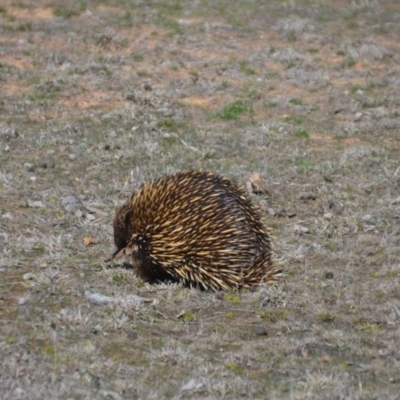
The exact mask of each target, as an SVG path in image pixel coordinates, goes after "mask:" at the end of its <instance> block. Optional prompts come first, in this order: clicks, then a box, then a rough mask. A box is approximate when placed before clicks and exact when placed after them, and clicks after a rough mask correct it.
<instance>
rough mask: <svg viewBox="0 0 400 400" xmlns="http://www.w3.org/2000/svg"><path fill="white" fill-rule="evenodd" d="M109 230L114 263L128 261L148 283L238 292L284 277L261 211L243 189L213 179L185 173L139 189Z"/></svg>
mask: <svg viewBox="0 0 400 400" xmlns="http://www.w3.org/2000/svg"><path fill="white" fill-rule="evenodd" d="M113 225H114V240H115V244H116V246H117V251H116V252H115V253H114V255H113V256H115V255H117V254H124V253H126V254H129V255H131V257H132V260H133V262H134V264H135V266H136V268H137V271H138V274H139V276H140V277H141V278H143V279H145V280H148V281H157V280H168V279H172V280H177V281H180V282H182V283H184V284H185V285H188V286H194V287H199V288H203V289H209V290H218V289H238V288H248V287H250V286H252V285H259V284H263V283H265V282H270V281H276V280H277V278H278V277H279V276H280V274H281V269H280V267H279V266H278V265H275V264H274V263H273V262H272V245H271V240H270V236H269V233H268V231H267V230H266V229H265V228H264V226H263V224H262V223H261V220H260V215H259V213H258V211H257V210H256V209H255V207H254V206H253V205H252V204H251V202H250V200H249V198H248V197H247V196H246V194H245V193H244V191H243V190H242V189H241V188H239V187H237V186H236V185H235V184H233V183H232V182H231V181H230V180H229V179H227V178H223V177H220V176H218V175H215V174H213V173H209V172H205V171H192V170H187V171H183V172H179V173H177V174H174V175H165V176H163V177H161V178H160V179H158V180H157V181H155V182H151V183H148V184H146V185H144V186H142V187H141V188H140V189H139V190H138V191H137V192H135V193H134V194H133V195H132V196H131V198H130V199H129V200H128V201H127V202H126V203H125V204H124V205H123V206H122V207H121V208H120V209H119V210H118V211H117V213H116V215H115V217H114V222H113Z"/></svg>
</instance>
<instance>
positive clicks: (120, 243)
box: [113, 206, 132, 254]
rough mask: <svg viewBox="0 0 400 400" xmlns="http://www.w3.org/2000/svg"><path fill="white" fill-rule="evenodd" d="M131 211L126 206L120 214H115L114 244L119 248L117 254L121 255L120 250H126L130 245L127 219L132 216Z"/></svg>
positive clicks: (119, 211)
mask: <svg viewBox="0 0 400 400" xmlns="http://www.w3.org/2000/svg"><path fill="white" fill-rule="evenodd" d="M131 212H132V211H131V210H129V209H128V208H127V207H126V206H123V207H122V208H121V209H120V210H118V212H117V213H116V214H115V217H114V220H113V228H114V243H115V245H116V246H117V250H116V252H115V254H117V253H119V251H120V250H122V249H124V248H125V247H126V246H127V245H128V242H127V240H128V226H127V223H128V221H127V218H128V215H130V214H131Z"/></svg>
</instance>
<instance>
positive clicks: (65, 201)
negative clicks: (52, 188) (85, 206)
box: [61, 194, 79, 211]
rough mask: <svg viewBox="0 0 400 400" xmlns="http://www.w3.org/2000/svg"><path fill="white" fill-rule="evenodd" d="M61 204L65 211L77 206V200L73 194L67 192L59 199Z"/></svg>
mask: <svg viewBox="0 0 400 400" xmlns="http://www.w3.org/2000/svg"><path fill="white" fill-rule="evenodd" d="M61 204H62V205H63V207H64V208H65V209H66V210H67V211H71V210H72V209H74V208H77V207H78V205H79V201H78V199H77V198H76V197H75V196H74V195H73V194H68V195H67V196H64V197H63V198H62V199H61Z"/></svg>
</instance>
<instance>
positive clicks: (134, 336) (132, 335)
mask: <svg viewBox="0 0 400 400" xmlns="http://www.w3.org/2000/svg"><path fill="white" fill-rule="evenodd" d="M137 337H138V334H137V332H129V333H128V339H130V340H136V339H137Z"/></svg>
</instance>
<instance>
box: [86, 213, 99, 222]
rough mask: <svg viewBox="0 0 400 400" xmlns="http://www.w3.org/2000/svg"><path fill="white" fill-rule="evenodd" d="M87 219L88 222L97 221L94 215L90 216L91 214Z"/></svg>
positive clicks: (88, 214)
mask: <svg viewBox="0 0 400 400" xmlns="http://www.w3.org/2000/svg"><path fill="white" fill-rule="evenodd" d="M85 218H86V219H87V220H88V221H93V220H95V219H96V217H95V216H94V215H93V214H90V213H87V214H85Z"/></svg>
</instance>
